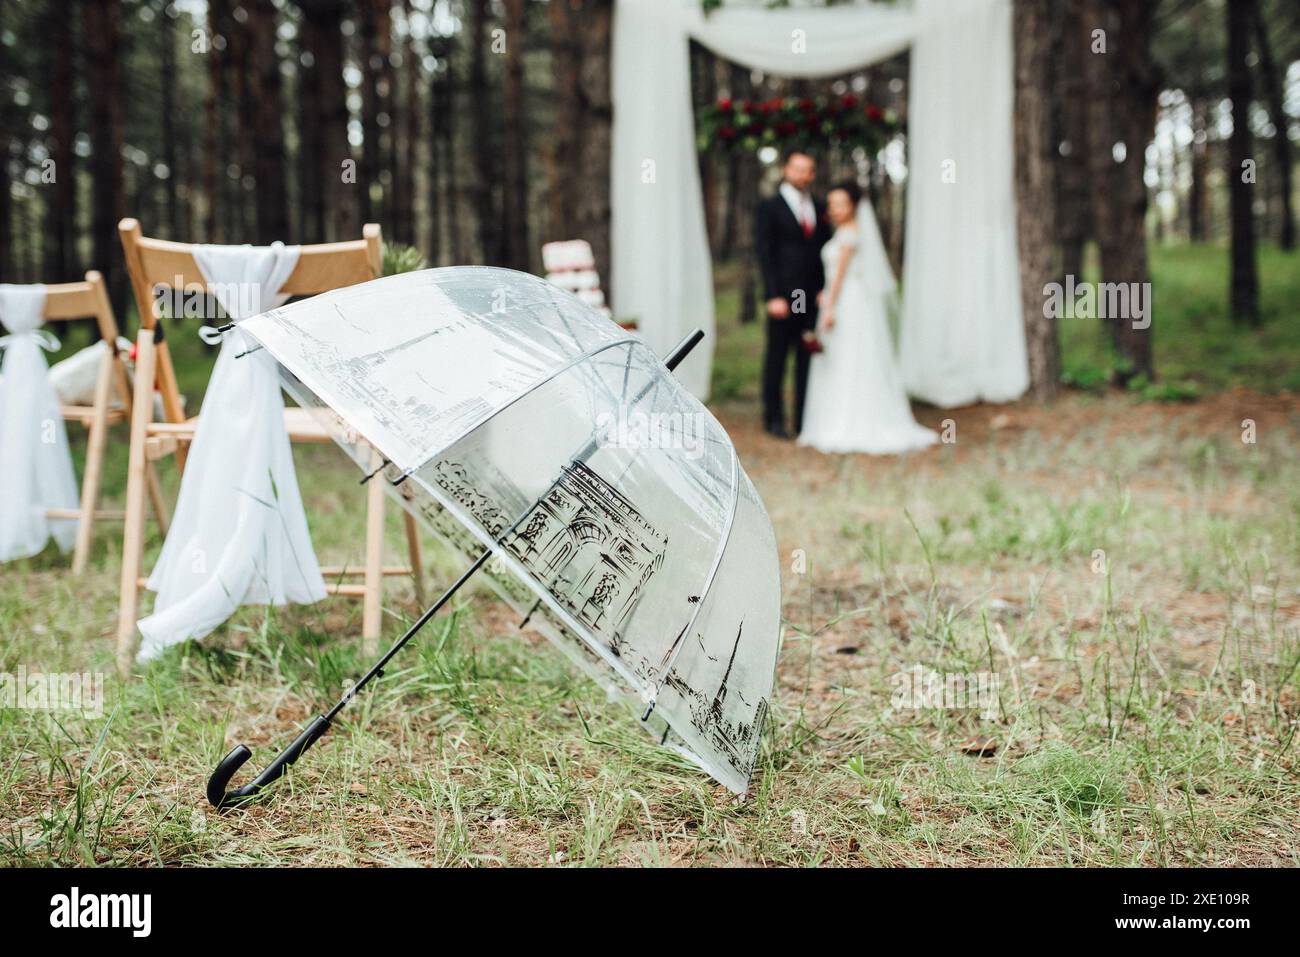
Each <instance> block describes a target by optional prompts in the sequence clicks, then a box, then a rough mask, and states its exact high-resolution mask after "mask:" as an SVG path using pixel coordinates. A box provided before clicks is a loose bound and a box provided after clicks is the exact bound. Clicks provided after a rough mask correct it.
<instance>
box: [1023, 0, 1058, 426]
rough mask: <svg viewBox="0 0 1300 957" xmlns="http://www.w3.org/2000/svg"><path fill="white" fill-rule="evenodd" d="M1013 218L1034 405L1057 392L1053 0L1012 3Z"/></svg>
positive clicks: (1026, 0) (1048, 398)
mask: <svg viewBox="0 0 1300 957" xmlns="http://www.w3.org/2000/svg"><path fill="white" fill-rule="evenodd" d="M1014 9H1015V14H1014V23H1015V78H1016V80H1015V84H1016V85H1015V137H1016V216H1017V225H1018V231H1019V240H1020V298H1021V304H1022V308H1023V311H1024V322H1025V345H1026V347H1027V349H1028V351H1029V382H1030V391H1031V393H1032V394H1033V396H1034V398H1035V399H1037V400H1039V401H1040V402H1045V401H1049V400H1051V399H1053V398H1054V397H1055V396H1056V387H1057V382H1058V380H1059V379H1060V351H1059V347H1058V345H1057V333H1056V319H1055V317H1052V316H1049V315H1048V314H1047V309H1046V308H1045V307H1044V302H1045V300H1044V292H1043V290H1044V287H1046V286H1047V284H1048V283H1051V282H1053V281H1055V280H1056V279H1058V278H1059V277H1058V269H1057V261H1058V258H1059V257H1058V254H1057V248H1056V242H1055V239H1056V237H1055V235H1054V233H1055V226H1056V223H1057V208H1056V175H1055V172H1056V164H1055V160H1056V152H1057V151H1056V148H1055V147H1056V140H1055V137H1054V136H1053V126H1054V122H1053V117H1054V115H1055V114H1054V111H1053V109H1052V106H1053V104H1052V97H1051V77H1052V72H1053V69H1054V66H1055V64H1056V62H1058V61H1057V60H1056V58H1055V57H1054V56H1053V52H1054V51H1053V47H1054V43H1053V39H1054V33H1055V32H1056V30H1055V26H1056V24H1055V22H1054V21H1055V19H1056V18H1055V17H1054V16H1053V4H1052V2H1051V0H1016V2H1015V8H1014Z"/></svg>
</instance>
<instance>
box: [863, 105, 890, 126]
mask: <svg viewBox="0 0 1300 957" xmlns="http://www.w3.org/2000/svg"><path fill="white" fill-rule="evenodd" d="M862 112H863V113H865V114H867V119H869V120H871V122H873V123H879V122H880V121H881V120H883V119H884V118H885V111H884V110H882V109H881V108H880V107H878V106H876V104H874V103H868V104H867V106H866V109H864V110H863V111H862Z"/></svg>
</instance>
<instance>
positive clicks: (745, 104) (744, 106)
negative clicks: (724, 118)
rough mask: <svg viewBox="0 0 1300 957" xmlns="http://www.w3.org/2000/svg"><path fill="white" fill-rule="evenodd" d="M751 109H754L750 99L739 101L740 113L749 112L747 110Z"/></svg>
mask: <svg viewBox="0 0 1300 957" xmlns="http://www.w3.org/2000/svg"><path fill="white" fill-rule="evenodd" d="M753 109H754V103H753V101H752V100H741V101H740V110H741V112H742V113H749V112H750V111H752V110H753Z"/></svg>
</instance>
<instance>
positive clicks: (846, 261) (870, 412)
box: [799, 183, 938, 455]
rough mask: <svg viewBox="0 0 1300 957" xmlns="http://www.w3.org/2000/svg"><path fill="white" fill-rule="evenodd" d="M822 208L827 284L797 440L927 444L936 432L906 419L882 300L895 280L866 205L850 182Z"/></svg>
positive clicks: (890, 446) (848, 445) (867, 446)
mask: <svg viewBox="0 0 1300 957" xmlns="http://www.w3.org/2000/svg"><path fill="white" fill-rule="evenodd" d="M826 211H827V213H828V214H829V216H830V220H831V224H832V225H833V226H835V235H834V236H832V237H831V240H830V242H828V243H827V244H826V245H825V246H823V247H822V265H823V266H824V267H825V270H826V276H827V278H828V280H829V286H828V288H827V290H826V292H825V294H824V295H823V297H822V299H821V308H820V318H819V319H818V323H817V332H818V337H819V339H820V342H821V349H820V350H819V351H815V352H814V355H813V357H812V364H811V367H810V368H809V372H808V376H809V381H808V398H807V400H806V402H805V407H804V419H803V431H802V432H800V433H799V444H800V445H810V446H812V447H814V448H816V449H820V450H821V451H823V452H866V453H869V454H872V455H892V454H896V453H899V452H908V451H911V450H913V449H919V448H924V447H925V446H928V445H933V444H934V443H935V442H936V441H938V436H937V435H936V434H935V433H934V432H933V431H932V430H931V429H927V428H925V427H924V426H921V425H918V424H917V422H916V420H915V419H913V418H912V407H911V405H910V404H909V403H908V400H907V393H906V392H904V391H903V383H902V378H901V376H900V374H899V371H898V363H897V362H896V360H895V358H894V347H893V342H892V340H891V338H890V334H889V320H888V306H889V304H890V302H891V301H892V300H893V299H894V297H895V295H896V290H895V286H896V283H895V280H894V274H893V271H892V270H891V269H890V266H889V259H888V258H887V257H886V255H885V247H884V244H883V243H882V242H881V241H880V231H879V230H878V229H877V228H876V219H875V216H874V215H872V212H871V207H870V206H869V205H868V204H867V203H865V202H862V195H861V191H860V190H859V189H858V187H857V185H856V184H854V183H844V184H842V185H839V186H836V187H835V188H834V189H832V190H831V191H830V193H829V194H828V195H827V197H826ZM813 348H814V350H816V344H815V343H814V344H813Z"/></svg>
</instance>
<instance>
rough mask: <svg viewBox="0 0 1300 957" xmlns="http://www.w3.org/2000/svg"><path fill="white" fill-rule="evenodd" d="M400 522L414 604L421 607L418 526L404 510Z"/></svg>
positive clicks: (421, 561) (421, 581)
mask: <svg viewBox="0 0 1300 957" xmlns="http://www.w3.org/2000/svg"><path fill="white" fill-rule="evenodd" d="M371 481H375V480H374V479H371ZM402 520H403V524H405V526H406V553H407V555H408V556H410V559H411V580H412V581H414V582H415V602H416V604H418V605H420V606H422V607H423V605H424V559H423V558H422V557H421V555H420V526H419V524H418V523H417V522H416V521H415V516H414V515H412V514H411V513H410V512H408V511H406V509H402Z"/></svg>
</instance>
